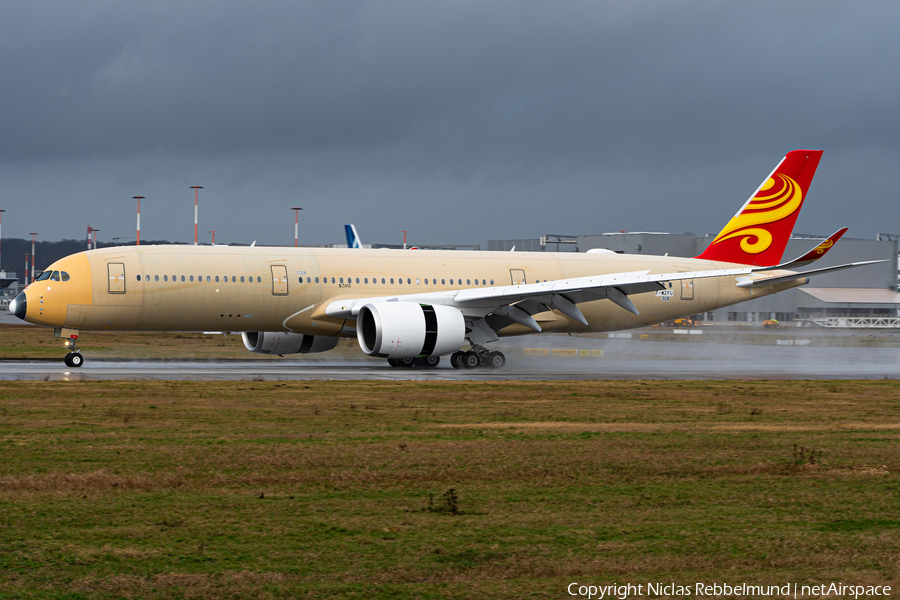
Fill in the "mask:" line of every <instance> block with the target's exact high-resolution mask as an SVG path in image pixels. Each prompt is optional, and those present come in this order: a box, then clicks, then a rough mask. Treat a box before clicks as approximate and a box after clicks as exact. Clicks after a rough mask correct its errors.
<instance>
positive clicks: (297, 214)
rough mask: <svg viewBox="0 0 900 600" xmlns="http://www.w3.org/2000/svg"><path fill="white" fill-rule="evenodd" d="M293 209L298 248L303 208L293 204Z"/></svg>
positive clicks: (295, 244) (295, 239) (295, 240)
mask: <svg viewBox="0 0 900 600" xmlns="http://www.w3.org/2000/svg"><path fill="white" fill-rule="evenodd" d="M291 210H292V211H294V248H296V247H297V246H298V244H299V240H300V237H299V234H300V211H301V210H303V209H302V208H300V207H299V206H292V207H291Z"/></svg>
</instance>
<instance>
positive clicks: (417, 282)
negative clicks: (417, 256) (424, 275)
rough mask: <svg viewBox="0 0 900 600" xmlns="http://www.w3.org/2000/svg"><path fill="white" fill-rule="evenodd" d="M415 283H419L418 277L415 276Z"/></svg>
mask: <svg viewBox="0 0 900 600" xmlns="http://www.w3.org/2000/svg"><path fill="white" fill-rule="evenodd" d="M416 285H419V278H418V277H416Z"/></svg>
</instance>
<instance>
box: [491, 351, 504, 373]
mask: <svg viewBox="0 0 900 600" xmlns="http://www.w3.org/2000/svg"><path fill="white" fill-rule="evenodd" d="M505 364H506V357H505V356H503V353H502V352H491V353H490V354H488V366H489V367H490V368H492V369H500V368H502V367H503V365H505Z"/></svg>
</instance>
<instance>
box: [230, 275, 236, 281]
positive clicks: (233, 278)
mask: <svg viewBox="0 0 900 600" xmlns="http://www.w3.org/2000/svg"><path fill="white" fill-rule="evenodd" d="M231 283H237V277H235V276H234V275H232V276H231Z"/></svg>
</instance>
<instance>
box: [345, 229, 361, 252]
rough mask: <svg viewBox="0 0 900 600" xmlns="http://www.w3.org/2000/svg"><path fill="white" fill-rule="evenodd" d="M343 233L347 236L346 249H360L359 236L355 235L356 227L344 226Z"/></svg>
mask: <svg viewBox="0 0 900 600" xmlns="http://www.w3.org/2000/svg"><path fill="white" fill-rule="evenodd" d="M344 232H345V233H346V234H347V247H348V248H362V242H360V241H359V234H358V233H356V225H344Z"/></svg>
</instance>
